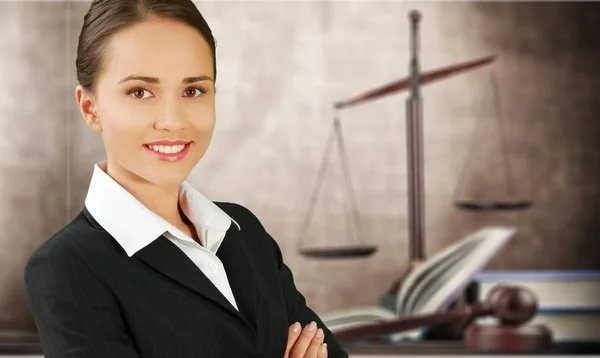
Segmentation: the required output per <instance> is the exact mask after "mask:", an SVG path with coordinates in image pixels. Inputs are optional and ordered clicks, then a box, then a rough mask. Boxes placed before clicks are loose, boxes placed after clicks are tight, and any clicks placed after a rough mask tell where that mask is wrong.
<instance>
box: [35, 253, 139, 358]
mask: <svg viewBox="0 0 600 358" xmlns="http://www.w3.org/2000/svg"><path fill="white" fill-rule="evenodd" d="M54 243H55V242H53V243H51V245H45V246H43V247H42V248H41V249H39V250H38V251H37V252H36V253H34V255H33V256H32V257H31V258H30V259H29V260H28V262H27V265H26V267H25V286H26V297H27V300H28V303H29V307H30V309H31V312H32V314H33V317H34V319H35V322H36V325H37V329H38V334H39V337H40V341H41V343H42V347H43V349H44V357H45V358H111V357H115V358H116V357H118V358H139V354H138V353H137V352H136V350H135V348H134V345H133V342H132V341H131V340H130V338H129V336H128V335H127V334H126V333H125V324H124V322H123V320H122V318H121V315H120V312H119V308H118V306H117V303H116V301H115V299H114V297H113V296H112V295H111V292H110V291H109V290H108V289H107V288H106V287H105V286H104V284H103V283H102V282H101V281H100V280H98V278H97V277H96V276H95V275H94V274H93V272H92V271H91V270H90V269H89V268H88V267H87V266H86V265H85V264H84V263H83V261H82V260H81V259H80V258H79V257H78V256H77V252H76V249H75V248H72V247H70V246H67V245H68V244H66V245H52V244H54ZM64 243H65V242H62V243H61V244H64Z"/></svg>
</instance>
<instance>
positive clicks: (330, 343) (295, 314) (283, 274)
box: [246, 208, 348, 358]
mask: <svg viewBox="0 0 600 358" xmlns="http://www.w3.org/2000/svg"><path fill="white" fill-rule="evenodd" d="M246 211H248V212H249V213H250V216H251V217H252V218H253V220H254V221H255V222H256V223H257V224H258V225H259V226H260V227H261V229H262V230H263V232H264V234H265V235H266V236H267V237H268V238H269V240H270V241H271V244H272V247H273V250H274V251H275V254H276V256H277V262H278V268H279V276H280V279H281V284H282V285H283V291H284V295H285V301H286V305H287V311H288V312H287V313H288V319H289V321H288V325H291V324H293V323H294V322H300V323H301V324H302V325H303V326H305V325H307V324H308V323H310V322H311V321H315V322H316V323H317V327H319V328H321V329H323V333H324V334H325V343H327V351H328V358H348V353H346V352H345V351H344V350H343V349H342V347H341V346H340V345H339V344H338V342H337V341H336V340H335V337H334V335H333V333H331V331H330V330H329V329H327V327H326V326H325V324H324V323H323V321H321V319H320V318H319V316H317V314H316V313H315V312H314V311H313V310H311V309H310V308H309V307H308V306H307V305H306V299H305V298H304V295H302V293H300V292H299V291H298V289H297V288H296V285H295V283H294V275H293V274H292V271H291V270H290V269H289V267H288V266H287V265H286V264H285V262H284V261H283V255H282V253H281V249H280V248H279V245H278V244H277V242H276V241H275V240H274V239H273V237H271V235H270V234H269V233H268V232H267V231H266V230H265V228H264V227H263V225H262V223H261V222H260V221H259V220H258V218H257V217H256V216H255V215H254V214H253V213H252V212H250V210H248V209H247V208H246Z"/></svg>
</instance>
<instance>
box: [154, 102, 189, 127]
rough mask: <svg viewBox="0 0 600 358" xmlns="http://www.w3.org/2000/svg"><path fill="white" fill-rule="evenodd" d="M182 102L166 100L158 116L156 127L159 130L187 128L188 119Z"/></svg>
mask: <svg viewBox="0 0 600 358" xmlns="http://www.w3.org/2000/svg"><path fill="white" fill-rule="evenodd" d="M181 106H182V104H178V103H175V101H165V102H164V103H163V104H162V108H161V110H160V111H159V113H158V115H157V116H156V120H155V123H154V128H155V129H157V130H168V131H178V130H183V129H185V126H186V121H185V118H184V111H183V110H182V108H181Z"/></svg>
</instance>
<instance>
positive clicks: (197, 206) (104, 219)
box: [85, 163, 241, 256]
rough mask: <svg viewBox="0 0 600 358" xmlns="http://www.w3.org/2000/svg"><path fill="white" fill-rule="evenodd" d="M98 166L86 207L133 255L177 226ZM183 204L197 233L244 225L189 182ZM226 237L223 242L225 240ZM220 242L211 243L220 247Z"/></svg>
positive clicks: (181, 193)
mask: <svg viewBox="0 0 600 358" xmlns="http://www.w3.org/2000/svg"><path fill="white" fill-rule="evenodd" d="M102 166H103V163H98V164H96V165H95V166H94V173H93V175H92V179H91V181H90V186H89V189H88V193H87V196H86V198H85V206H86V208H87V209H88V211H89V212H90V214H91V215H92V216H93V217H94V219H95V220H96V221H97V222H98V223H99V224H100V225H101V226H102V227H103V228H104V229H105V230H106V231H107V232H108V233H109V234H110V235H111V236H112V237H113V238H114V239H115V240H116V241H117V242H118V243H119V245H121V247H123V249H124V250H125V252H126V253H127V255H129V256H133V255H134V254H135V253H136V252H137V251H139V250H141V249H142V248H144V247H146V246H147V245H148V244H150V243H151V242H153V241H154V240H156V239H157V238H158V237H160V236H161V235H163V234H164V233H165V232H167V231H170V230H172V228H173V226H172V225H170V224H169V223H168V222H166V221H165V220H164V219H162V218H161V217H160V216H158V215H156V214H155V213H154V212H152V211H151V210H150V209H148V208H147V207H145V206H144V205H143V204H142V203H141V202H140V201H138V200H137V199H136V198H135V197H134V196H133V195H131V194H130V193H129V192H128V191H127V190H125V188H123V187H122V186H121V185H119V184H118V183H117V182H116V181H114V179H112V178H111V177H110V176H109V175H108V174H107V173H106V172H105V171H104V170H103V169H102V168H101V167H102ZM179 204H180V206H181V208H182V210H183V212H184V213H185V215H186V216H187V218H188V219H189V220H190V221H191V222H192V223H193V224H194V226H195V227H196V230H202V231H205V230H211V231H218V232H225V231H227V230H228V229H229V227H230V226H231V223H232V222H233V223H235V225H236V226H237V227H238V230H241V228H240V225H239V224H238V223H237V222H236V221H235V220H233V219H232V218H231V217H230V216H229V215H227V213H225V212H224V211H223V210H222V209H221V208H219V207H218V206H217V205H216V204H215V203H213V202H212V201H211V200H209V199H208V198H206V197H205V196H203V195H202V194H200V193H199V192H198V191H196V190H195V189H194V188H193V187H192V185H190V184H189V183H188V182H184V183H182V184H181V187H180V190H179ZM222 240H223V238H221V239H220V241H222ZM220 241H219V242H215V243H210V246H211V247H213V248H218V246H219V245H220Z"/></svg>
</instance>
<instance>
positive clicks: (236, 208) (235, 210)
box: [213, 201, 265, 231]
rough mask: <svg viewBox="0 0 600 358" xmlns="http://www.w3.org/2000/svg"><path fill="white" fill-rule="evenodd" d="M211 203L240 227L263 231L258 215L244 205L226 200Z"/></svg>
mask: <svg viewBox="0 0 600 358" xmlns="http://www.w3.org/2000/svg"><path fill="white" fill-rule="evenodd" d="M213 203H214V204H215V205H216V206H218V207H219V208H220V209H221V210H223V211H224V212H225V213H226V214H227V215H229V217H231V218H232V219H233V220H235V221H236V222H237V223H238V224H239V225H240V227H241V228H244V227H245V228H247V229H251V230H259V231H264V230H265V228H264V226H263V224H262V223H261V222H260V220H259V219H258V217H256V215H255V214H254V213H253V212H252V211H251V210H250V209H248V208H247V207H246V206H244V205H242V204H239V203H234V202H226V201H213Z"/></svg>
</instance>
